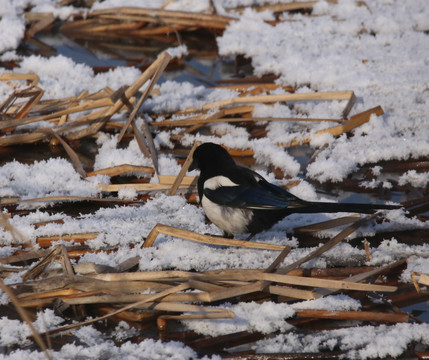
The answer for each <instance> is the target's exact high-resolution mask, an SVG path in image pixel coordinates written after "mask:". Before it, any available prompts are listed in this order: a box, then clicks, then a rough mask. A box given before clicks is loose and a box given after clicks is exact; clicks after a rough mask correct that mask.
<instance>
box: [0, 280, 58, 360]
mask: <svg viewBox="0 0 429 360" xmlns="http://www.w3.org/2000/svg"><path fill="white" fill-rule="evenodd" d="M0 288H1V289H2V290H3V292H4V293H5V294H6V295H7V296H8V297H9V299H10V301H11V302H12V304H13V305H14V306H15V308H16V310H17V311H18V314H19V316H21V318H22V320H24V321H25V323H26V324H27V326H28V327H29V328H30V330H31V333H32V334H33V337H34V339H35V340H36V342H37V344H38V345H39V347H40V348H41V349H42V351H43V353H44V354H45V357H46V358H47V359H52V356H51V354H50V352H49V351H48V348H47V347H46V345H45V342H44V341H43V339H42V336H41V335H40V334H39V333H38V332H37V330H36V329H35V327H34V326H33V323H32V322H31V319H30V317H29V315H28V314H27V312H26V311H25V309H24V308H23V307H22V306H21V304H20V302H19V300H18V299H17V298H16V296H15V294H14V293H13V292H12V291H11V290H10V289H9V287H8V286H7V285H6V284H5V283H4V282H3V280H1V279H0Z"/></svg>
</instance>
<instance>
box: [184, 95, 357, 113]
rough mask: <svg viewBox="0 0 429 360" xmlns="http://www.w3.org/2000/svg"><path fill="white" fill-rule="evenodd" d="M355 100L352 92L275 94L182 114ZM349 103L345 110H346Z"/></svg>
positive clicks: (188, 110) (218, 102)
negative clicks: (246, 106) (259, 105)
mask: <svg viewBox="0 0 429 360" xmlns="http://www.w3.org/2000/svg"><path fill="white" fill-rule="evenodd" d="M354 98H355V95H354V92H353V91H332V92H316V93H295V94H276V95H259V96H246V97H236V98H230V99H226V100H220V101H215V102H212V103H209V104H205V105H203V106H202V107H201V108H190V109H187V110H184V111H183V113H195V112H198V111H199V110H211V109H218V108H223V107H226V106H231V105H237V104H251V103H275V102H288V101H289V102H295V101H326V100H348V102H349V103H350V102H353V99H354ZM349 103H348V105H347V107H346V109H345V110H347V109H348V107H349Z"/></svg>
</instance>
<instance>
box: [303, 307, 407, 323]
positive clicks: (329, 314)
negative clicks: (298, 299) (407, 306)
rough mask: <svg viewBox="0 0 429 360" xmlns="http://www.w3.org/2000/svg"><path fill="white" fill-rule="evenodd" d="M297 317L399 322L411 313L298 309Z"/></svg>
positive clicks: (404, 320)
mask: <svg viewBox="0 0 429 360" xmlns="http://www.w3.org/2000/svg"><path fill="white" fill-rule="evenodd" d="M295 315H296V316H297V317H303V318H320V319H333V320H347V321H353V320H355V321H371V322H372V321H373V322H387V323H398V322H408V321H409V315H408V314H406V313H401V314H399V313H382V312H373V311H351V310H349V311H339V310H335V311H329V310H297V311H296V314H295Z"/></svg>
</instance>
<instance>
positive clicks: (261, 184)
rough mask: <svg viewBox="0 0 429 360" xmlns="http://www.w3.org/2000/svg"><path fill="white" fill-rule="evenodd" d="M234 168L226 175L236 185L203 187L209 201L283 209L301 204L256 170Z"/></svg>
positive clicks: (231, 205)
mask: <svg viewBox="0 0 429 360" xmlns="http://www.w3.org/2000/svg"><path fill="white" fill-rule="evenodd" d="M234 170H235V171H234V172H230V173H229V174H228V175H229V178H230V179H231V180H232V181H233V182H234V183H237V184H238V185H237V186H221V187H219V188H217V189H204V195H205V196H206V197H207V198H208V199H209V200H210V201H212V202H214V203H216V204H218V205H222V206H228V207H234V208H242V209H261V210H262V209H264V210H284V209H286V208H289V207H293V208H294V207H296V206H302V204H303V201H302V200H300V199H299V198H297V197H295V196H294V195H292V194H290V193H289V192H287V191H286V190H284V189H283V188H281V187H278V186H276V185H274V184H270V183H269V182H267V181H266V180H265V179H264V178H263V177H262V176H260V175H259V174H257V173H256V172H254V171H252V170H250V169H246V168H241V167H238V166H237V167H236V169H234Z"/></svg>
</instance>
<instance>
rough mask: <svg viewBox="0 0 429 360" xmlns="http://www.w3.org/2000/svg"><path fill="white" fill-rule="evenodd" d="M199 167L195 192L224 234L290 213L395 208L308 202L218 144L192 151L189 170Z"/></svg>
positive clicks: (264, 225) (258, 227)
mask: <svg viewBox="0 0 429 360" xmlns="http://www.w3.org/2000/svg"><path fill="white" fill-rule="evenodd" d="M194 169H199V170H200V176H199V179H198V194H199V197H200V202H201V205H202V207H203V209H204V212H205V213H206V216H207V218H208V219H209V220H210V221H211V222H212V223H213V224H215V225H216V226H217V227H219V228H220V229H221V230H223V232H224V236H227V237H232V236H234V235H237V234H243V233H250V234H251V236H253V235H254V234H256V233H258V232H260V231H263V230H267V229H269V228H270V227H271V226H273V225H274V224H275V223H277V222H278V221H280V220H281V219H283V218H284V217H286V216H288V215H290V214H293V213H336V212H356V213H364V214H371V213H374V212H375V211H376V210H382V209H398V208H400V206H396V205H373V204H353V203H330V202H310V201H305V200H302V199H300V198H298V197H296V196H294V195H292V194H291V193H289V192H288V191H286V190H285V189H283V188H281V187H279V186H277V185H274V184H270V183H269V182H268V181H266V180H265V179H264V178H263V177H262V176H261V175H259V174H258V173H256V172H254V171H253V170H250V169H248V168H246V167H243V166H239V165H237V164H236V163H235V162H234V160H233V159H232V157H231V156H230V155H229V153H228V152H227V151H226V150H225V149H224V148H223V147H222V146H220V145H217V144H214V143H204V144H202V145H200V146H198V147H197V148H196V149H195V151H194V154H193V162H192V164H191V166H190V167H189V170H194Z"/></svg>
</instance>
